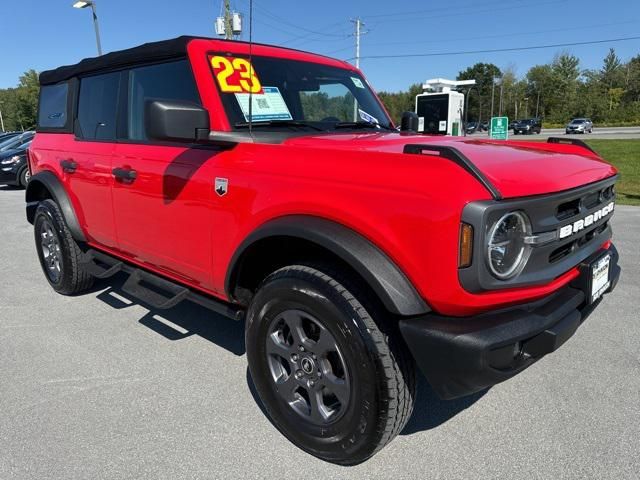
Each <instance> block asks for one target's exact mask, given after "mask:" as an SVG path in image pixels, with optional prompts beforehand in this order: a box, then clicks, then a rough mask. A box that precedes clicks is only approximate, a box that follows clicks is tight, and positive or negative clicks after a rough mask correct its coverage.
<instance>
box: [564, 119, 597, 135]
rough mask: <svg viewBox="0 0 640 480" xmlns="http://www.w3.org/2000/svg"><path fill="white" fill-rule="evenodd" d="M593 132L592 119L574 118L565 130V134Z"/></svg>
mask: <svg viewBox="0 0 640 480" xmlns="http://www.w3.org/2000/svg"><path fill="white" fill-rule="evenodd" d="M591 132H593V122H592V121H591V119H590V118H574V119H573V120H571V121H570V122H569V123H568V124H567V126H566V127H565V129H564V133H566V134H570V133H591Z"/></svg>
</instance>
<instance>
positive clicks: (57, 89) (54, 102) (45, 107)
mask: <svg viewBox="0 0 640 480" xmlns="http://www.w3.org/2000/svg"><path fill="white" fill-rule="evenodd" d="M68 96H69V84H67V83H60V84H58V85H44V86H43V87H42V88H41V89H40V110H39V111H38V128H64V127H65V126H66V124H67V117H68V112H67V106H68V102H67V98H68Z"/></svg>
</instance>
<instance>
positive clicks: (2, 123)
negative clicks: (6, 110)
mask: <svg viewBox="0 0 640 480" xmlns="http://www.w3.org/2000/svg"><path fill="white" fill-rule="evenodd" d="M0 125H2V131H3V132H4V131H5V129H4V118H2V110H0Z"/></svg>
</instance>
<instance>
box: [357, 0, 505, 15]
mask: <svg viewBox="0 0 640 480" xmlns="http://www.w3.org/2000/svg"><path fill="white" fill-rule="evenodd" d="M477 4H478V2H477V1H473V2H469V3H465V4H456V10H457V11H460V12H463V11H465V10H464V9H465V8H466V7H468V6H474V5H477ZM490 5H504V0H499V1H496V2H485V3H484V6H490ZM433 12H451V7H450V6H447V7H440V8H429V9H427V10H411V11H405V12H396V13H392V12H388V13H380V14H373V15H363V16H362V18H384V19H388V18H390V17H406V16H414V15H421V14H432V13H433Z"/></svg>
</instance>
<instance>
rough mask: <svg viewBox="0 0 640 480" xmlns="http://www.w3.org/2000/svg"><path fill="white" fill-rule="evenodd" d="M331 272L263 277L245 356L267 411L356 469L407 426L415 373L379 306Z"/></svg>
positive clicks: (291, 433) (281, 425) (322, 452)
mask: <svg viewBox="0 0 640 480" xmlns="http://www.w3.org/2000/svg"><path fill="white" fill-rule="evenodd" d="M329 272H330V269H329V268H326V267H319V268H313V267H309V266H302V265H294V266H289V267H285V268H282V269H280V270H278V271H276V272H274V273H272V274H271V275H269V277H267V278H266V279H265V280H264V282H263V283H262V285H261V287H260V288H259V290H258V292H257V293H256V295H255V296H254V298H253V299H252V302H251V305H250V307H249V310H248V312H247V323H246V334H245V340H246V348H247V359H248V362H249V370H250V372H251V376H252V378H253V382H254V384H255V387H256V390H257V392H258V394H259V396H260V399H261V400H262V402H263V404H264V406H265V409H266V411H267V413H268V414H269V416H270V417H271V419H272V421H273V423H274V425H275V426H276V427H277V428H278V429H279V430H280V431H281V432H282V433H283V434H284V435H285V436H286V437H287V438H289V440H291V441H292V442H293V443H294V444H295V445H297V446H298V447H300V448H301V449H303V450H305V451H306V452H308V453H310V454H312V455H314V456H316V457H319V458H321V459H323V460H326V461H329V462H333V463H337V464H342V465H354V464H358V463H361V462H363V461H364V460H366V459H367V458H369V457H371V456H372V455H374V454H375V453H376V452H378V451H379V450H380V449H382V448H383V447H384V446H385V445H386V444H387V443H389V442H390V441H391V440H392V439H393V438H394V437H395V436H396V435H397V434H398V433H399V432H400V431H401V430H402V428H403V427H404V426H405V425H406V423H407V421H408V420H409V417H410V416H411V412H412V411H413V405H414V400H415V368H414V365H413V361H412V359H411V358H410V357H409V355H408V351H407V349H406V347H405V346H404V344H402V341H401V337H400V336H399V333H398V332H397V329H395V328H393V326H392V325H390V324H387V323H386V322H385V320H386V319H385V312H384V310H383V309H382V307H380V306H379V305H377V303H378V302H377V300H376V299H375V298H374V297H373V296H372V295H369V294H368V293H366V292H365V291H363V290H361V289H359V288H357V287H356V286H355V283H353V282H351V281H349V279H348V278H346V277H342V276H341V275H340V274H336V273H331V274H329ZM387 315H388V314H387Z"/></svg>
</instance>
